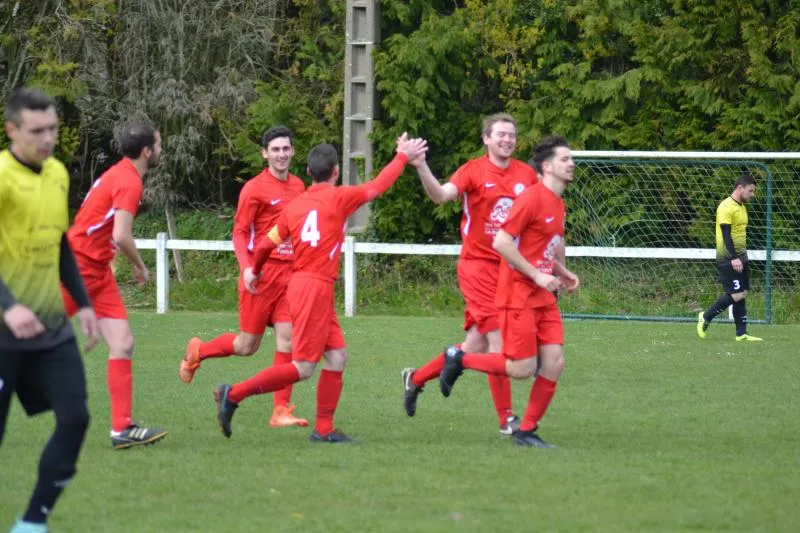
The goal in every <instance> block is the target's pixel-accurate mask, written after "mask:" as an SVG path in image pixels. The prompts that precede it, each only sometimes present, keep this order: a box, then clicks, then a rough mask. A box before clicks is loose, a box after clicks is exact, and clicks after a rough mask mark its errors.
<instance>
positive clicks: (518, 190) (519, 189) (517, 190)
mask: <svg viewBox="0 0 800 533" xmlns="http://www.w3.org/2000/svg"><path fill="white" fill-rule="evenodd" d="M524 190H525V184H524V183H516V184H515V185H514V194H516V195H517V196H519V195H520V194H522V191H524Z"/></svg>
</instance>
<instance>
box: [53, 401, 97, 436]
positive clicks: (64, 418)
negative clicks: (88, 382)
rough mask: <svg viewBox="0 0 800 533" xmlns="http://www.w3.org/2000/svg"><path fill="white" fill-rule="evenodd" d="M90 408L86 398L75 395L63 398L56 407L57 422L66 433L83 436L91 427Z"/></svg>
mask: <svg viewBox="0 0 800 533" xmlns="http://www.w3.org/2000/svg"><path fill="white" fill-rule="evenodd" d="M89 421H90V416H89V409H88V407H87V405H86V400H85V399H83V398H79V397H75V398H69V399H66V400H61V401H60V405H59V406H58V408H57V409H56V424H57V425H58V427H59V428H61V429H62V430H63V431H64V432H65V433H66V434H68V435H70V436H72V437H80V438H81V439H82V438H83V435H84V434H85V433H86V430H87V429H88V428H89Z"/></svg>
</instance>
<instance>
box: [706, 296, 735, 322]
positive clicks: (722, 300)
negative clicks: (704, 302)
mask: <svg viewBox="0 0 800 533" xmlns="http://www.w3.org/2000/svg"><path fill="white" fill-rule="evenodd" d="M732 305H733V298H732V297H731V295H730V294H723V295H722V296H720V297H719V298H717V301H716V302H714V305H712V306H711V307H709V308H708V309H706V311H705V312H704V313H703V320H705V321H706V322H711V321H712V320H714V317H715V316H717V315H718V314H720V313H721V312H723V311H724V310H725V309H727V308H728V307H730V306H732Z"/></svg>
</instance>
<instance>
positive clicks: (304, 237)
mask: <svg viewBox="0 0 800 533" xmlns="http://www.w3.org/2000/svg"><path fill="white" fill-rule="evenodd" d="M319 239H320V234H319V229H318V226H317V210H316V209H312V210H311V211H310V212H309V213H308V216H307V217H306V221H305V222H303V230H302V231H301V232H300V240H301V241H303V242H307V243H308V244H309V245H311V247H312V248H316V247H317V244H319Z"/></svg>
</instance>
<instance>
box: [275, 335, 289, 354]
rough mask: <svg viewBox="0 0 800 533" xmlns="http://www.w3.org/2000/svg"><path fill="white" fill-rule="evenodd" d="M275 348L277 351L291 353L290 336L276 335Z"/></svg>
mask: <svg viewBox="0 0 800 533" xmlns="http://www.w3.org/2000/svg"><path fill="white" fill-rule="evenodd" d="M275 349H276V350H277V351H279V352H286V353H292V336H291V335H289V338H288V339H287V338H282V337H277V338H276V339H275Z"/></svg>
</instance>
